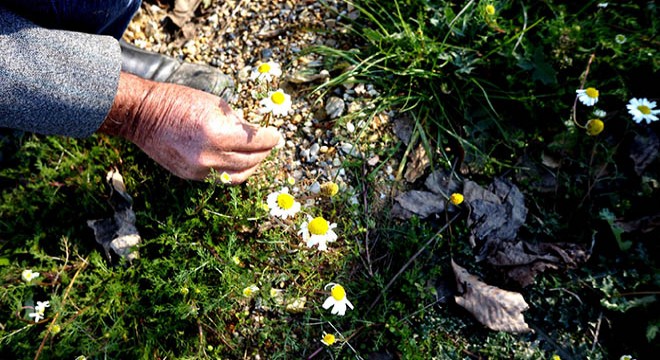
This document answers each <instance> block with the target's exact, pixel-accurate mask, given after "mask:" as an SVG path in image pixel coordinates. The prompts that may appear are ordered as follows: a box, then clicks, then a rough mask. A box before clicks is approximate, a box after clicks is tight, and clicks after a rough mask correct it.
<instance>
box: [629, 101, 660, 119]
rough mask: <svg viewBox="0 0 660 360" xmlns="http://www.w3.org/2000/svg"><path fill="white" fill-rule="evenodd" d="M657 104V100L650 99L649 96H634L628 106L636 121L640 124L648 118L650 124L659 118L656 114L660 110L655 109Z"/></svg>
mask: <svg viewBox="0 0 660 360" xmlns="http://www.w3.org/2000/svg"><path fill="white" fill-rule="evenodd" d="M655 105H656V104H655V101H649V99H647V98H643V99H638V98H632V99H630V102H628V105H626V107H627V108H628V113H630V115H632V116H633V120H634V121H635V122H636V123H638V124H639V123H641V122H642V121H644V120H646V123H647V124H650V123H651V122H652V121H657V120H658V117H657V116H656V115H657V114H658V113H660V110H654V109H655Z"/></svg>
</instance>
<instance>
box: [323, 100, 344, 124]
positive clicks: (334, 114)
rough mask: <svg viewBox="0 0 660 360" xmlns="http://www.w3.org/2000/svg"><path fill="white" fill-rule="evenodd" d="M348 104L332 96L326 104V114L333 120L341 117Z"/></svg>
mask: <svg viewBox="0 0 660 360" xmlns="http://www.w3.org/2000/svg"><path fill="white" fill-rule="evenodd" d="M345 108H346V103H345V102H344V100H342V99H341V98H340V97H337V96H332V97H330V98H329V99H328V101H327V103H326V104H325V112H326V113H327V114H328V116H329V117H330V118H331V119H335V118H338V117H340V116H341V115H342V114H343V113H344V109H345Z"/></svg>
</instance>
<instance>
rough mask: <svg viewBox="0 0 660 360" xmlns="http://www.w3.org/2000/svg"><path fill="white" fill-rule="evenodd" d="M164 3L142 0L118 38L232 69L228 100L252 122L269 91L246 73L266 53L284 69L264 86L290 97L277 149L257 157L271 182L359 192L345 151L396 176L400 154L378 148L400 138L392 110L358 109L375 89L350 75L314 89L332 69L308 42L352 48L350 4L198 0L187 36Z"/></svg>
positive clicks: (278, 120)
mask: <svg viewBox="0 0 660 360" xmlns="http://www.w3.org/2000/svg"><path fill="white" fill-rule="evenodd" d="M203 3H204V2H203ZM167 10H168V9H167V8H165V7H160V6H158V5H156V4H152V3H147V2H143V4H142V8H141V9H140V11H139V12H138V14H137V15H136V16H135V18H134V19H133V21H132V22H131V24H130V25H129V28H128V30H127V31H126V33H125V36H124V39H125V40H126V41H128V42H130V43H133V44H134V45H136V46H138V47H141V48H143V49H146V50H150V51H154V52H159V53H163V54H166V55H169V56H173V57H176V58H178V59H181V60H183V61H188V62H193V63H203V64H209V65H212V66H215V67H217V68H219V69H220V70H222V71H223V72H224V73H225V74H228V75H231V76H233V77H234V78H235V80H236V82H237V96H236V100H235V101H234V103H232V104H231V105H232V107H233V108H234V109H235V110H236V111H238V112H239V113H242V115H243V117H244V118H245V119H246V120H247V121H249V122H252V123H255V124H258V123H260V122H261V120H262V119H263V115H262V114H260V113H259V111H258V110H259V103H258V101H259V99H260V98H262V97H263V95H264V94H265V90H267V89H264V86H263V84H258V83H255V82H253V81H251V80H249V74H250V71H251V70H252V68H253V67H254V66H257V65H259V64H260V63H261V62H264V61H274V62H277V63H279V64H280V65H281V66H282V71H283V75H282V77H281V78H280V79H278V80H275V81H274V83H273V84H271V85H270V86H271V88H277V87H279V88H282V89H283V90H284V91H285V92H287V93H288V94H290V95H291V96H292V100H293V113H289V114H288V115H287V116H284V117H275V118H272V119H271V121H270V124H271V125H273V126H276V127H278V129H279V130H280V132H281V133H282V135H283V137H284V139H285V141H284V142H283V143H282V146H281V147H280V149H279V151H277V155H276V157H275V158H274V159H272V160H268V161H267V162H266V163H264V165H263V167H266V168H268V169H269V170H270V171H271V173H272V172H273V171H275V176H276V182H278V183H280V184H285V183H286V179H287V178H288V177H289V176H293V177H294V178H295V179H296V181H297V182H298V184H297V186H299V187H300V188H301V189H304V190H306V191H311V192H314V191H315V190H316V189H317V187H318V186H319V182H320V183H323V182H325V181H334V182H337V183H338V184H339V185H340V188H341V189H342V191H345V192H348V193H349V195H350V194H355V193H356V192H357V191H356V190H355V189H353V184H354V181H353V180H355V179H351V178H349V174H348V173H347V172H346V171H345V170H344V169H343V168H342V167H343V165H344V162H345V161H346V160H355V159H362V158H366V159H370V161H369V162H368V165H367V166H368V167H369V169H366V171H368V172H371V170H373V169H374V168H376V167H377V168H378V169H379V170H378V171H377V174H376V176H377V179H378V178H381V179H383V180H388V181H389V180H392V179H394V176H393V175H392V173H393V170H392V169H397V168H398V167H399V165H398V164H397V162H396V160H395V159H390V160H388V162H387V163H386V164H381V161H380V160H379V157H378V155H376V152H378V151H381V150H383V149H386V148H388V147H391V146H392V143H391V141H394V140H395V139H396V137H395V136H392V135H391V134H390V124H389V122H390V121H389V119H390V117H391V115H390V114H386V113H382V114H379V115H378V116H376V117H374V118H373V119H372V120H371V121H366V119H364V118H360V117H359V111H360V110H361V109H363V108H365V107H366V106H368V103H369V100H370V99H372V98H374V97H377V96H378V91H377V89H375V88H374V86H372V85H370V84H362V83H358V84H354V83H350V84H345V85H343V86H339V87H337V88H335V89H331V91H329V92H328V93H327V94H325V95H322V96H321V95H318V94H313V93H312V90H313V89H314V88H315V87H317V86H318V85H321V84H322V83H323V82H324V81H327V80H328V79H329V78H330V72H331V69H328V68H325V66H326V65H327V64H326V63H325V62H324V60H325V59H323V58H322V57H321V56H319V55H317V54H314V53H309V54H306V53H305V49H307V48H308V47H309V46H313V45H326V46H331V47H335V48H338V49H344V50H347V49H350V48H352V47H354V46H355V39H349V38H348V36H347V35H346V33H347V31H348V25H347V22H346V20H344V19H343V18H342V16H347V17H349V18H352V19H355V18H356V17H357V16H358V12H357V11H356V10H355V9H354V8H352V6H351V5H350V4H347V3H345V2H343V1H327V7H326V6H324V5H323V4H321V3H319V2H318V1H311V0H299V1H291V0H287V1H278V2H273V1H261V0H260V1H245V0H244V1H230V0H228V1H219V2H210V5H209V6H208V7H207V8H204V7H203V5H201V6H200V9H198V11H197V16H196V17H194V18H193V19H192V20H191V23H192V24H193V25H194V26H189V27H187V29H193V33H190V31H189V30H188V31H187V34H186V35H184V33H186V31H181V30H176V29H175V30H172V29H173V28H172V24H168V20H166V15H167V14H168V12H167ZM184 28H186V27H184ZM317 30H318V31H317ZM327 66H329V65H327ZM388 139H389V140H388ZM386 170H387V171H386ZM278 171H279V172H278ZM362 175H364V174H362ZM388 192H389V190H388ZM390 195H394V194H390Z"/></svg>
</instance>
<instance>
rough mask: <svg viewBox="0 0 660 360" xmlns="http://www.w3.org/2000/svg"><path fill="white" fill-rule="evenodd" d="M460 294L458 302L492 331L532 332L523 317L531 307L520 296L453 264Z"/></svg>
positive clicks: (456, 297)
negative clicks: (487, 282)
mask: <svg viewBox="0 0 660 360" xmlns="http://www.w3.org/2000/svg"><path fill="white" fill-rule="evenodd" d="M451 266H452V268H453V269H454V275H455V276H456V284H457V287H458V292H459V293H460V294H462V295H461V296H455V297H454V299H455V300H456V303H457V304H458V305H460V306H462V307H463V308H465V309H466V310H467V311H469V312H470V313H471V314H472V315H474V317H475V318H476V319H477V320H478V321H479V322H480V323H482V324H484V325H486V326H487V327H488V328H489V329H491V330H495V331H506V332H512V333H525V332H530V331H532V329H530V328H529V326H528V325H527V323H526V322H525V318H524V316H523V314H522V312H523V311H525V310H527V309H529V305H527V303H526V302H525V299H524V298H523V297H522V295H521V294H520V293H517V292H512V291H507V290H502V289H500V288H498V287H495V286H491V285H488V284H486V283H484V282H482V281H480V280H479V279H478V278H477V277H476V276H474V275H472V274H470V273H469V272H468V271H467V270H465V269H464V268H462V267H461V266H459V265H457V264H456V263H455V262H454V260H453V259H452V261H451Z"/></svg>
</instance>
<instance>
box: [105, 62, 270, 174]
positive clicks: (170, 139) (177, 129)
mask: <svg viewBox="0 0 660 360" xmlns="http://www.w3.org/2000/svg"><path fill="white" fill-rule="evenodd" d="M99 132H103V133H106V134H110V135H117V136H121V137H123V138H125V139H127V140H129V141H131V142H133V143H135V144H136V145H138V146H139V147H140V148H141V149H142V150H143V151H144V152H145V153H146V154H147V155H149V156H150V157H151V158H153V159H154V160H156V162H158V163H159V164H160V165H162V166H163V167H164V168H166V169H167V170H169V171H170V172H172V173H173V174H174V175H177V176H179V177H181V178H184V179H191V180H203V179H204V178H206V177H207V176H208V175H209V173H210V172H211V169H215V170H216V172H217V173H222V172H226V173H227V174H229V175H230V176H231V179H232V182H234V183H239V182H243V181H245V179H247V178H248V177H249V176H250V175H251V174H252V173H253V172H254V171H255V170H256V169H257V166H258V165H259V163H260V162H261V161H262V160H263V159H264V158H265V157H266V156H268V154H269V153H270V150H271V149H272V148H273V147H274V146H275V145H277V143H278V142H279V140H280V137H281V135H280V134H279V132H278V131H277V129H275V128H273V127H268V128H262V127H259V126H255V125H252V124H249V123H247V122H245V121H244V120H242V119H240V118H239V117H238V116H237V115H236V113H234V112H233V111H232V109H231V108H230V107H229V105H228V104H227V103H226V102H225V101H224V100H222V99H220V98H219V97H217V96H215V95H211V94H208V93H205V92H203V91H199V90H195V89H192V88H188V87H185V86H181V85H175V84H168V83H157V82H153V81H149V80H144V79H141V78H139V77H137V76H134V75H131V74H128V73H124V72H122V73H121V75H120V79H119V89H118V92H117V96H116V97H115V101H114V104H113V105H112V109H111V110H110V113H109V114H108V116H107V117H106V119H105V121H104V122H103V124H102V125H101V128H100V129H99Z"/></svg>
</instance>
